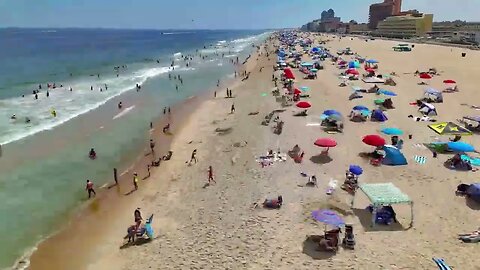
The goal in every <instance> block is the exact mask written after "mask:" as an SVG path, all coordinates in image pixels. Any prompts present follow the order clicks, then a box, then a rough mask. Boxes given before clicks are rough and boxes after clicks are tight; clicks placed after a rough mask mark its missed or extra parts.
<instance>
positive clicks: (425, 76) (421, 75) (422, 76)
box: [420, 73, 432, 80]
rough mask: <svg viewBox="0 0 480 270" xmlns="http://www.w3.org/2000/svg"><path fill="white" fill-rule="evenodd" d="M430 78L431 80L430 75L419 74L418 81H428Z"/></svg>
mask: <svg viewBox="0 0 480 270" xmlns="http://www.w3.org/2000/svg"><path fill="white" fill-rule="evenodd" d="M431 78H432V76H430V74H428V73H422V74H420V79H424V80H430V79H431Z"/></svg>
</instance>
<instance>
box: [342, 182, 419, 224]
mask: <svg viewBox="0 0 480 270" xmlns="http://www.w3.org/2000/svg"><path fill="white" fill-rule="evenodd" d="M359 187H360V190H361V191H362V192H363V193H365V195H367V197H368V199H369V200H370V202H371V203H372V206H373V214H372V223H373V224H372V225H373V226H375V216H376V209H378V208H381V207H382V206H384V205H392V204H409V205H410V207H411V210H410V213H411V221H410V227H412V226H413V219H414V217H413V201H412V200H411V199H410V197H408V195H407V194H405V193H403V192H402V191H401V190H400V189H399V188H397V187H396V186H395V185H394V184H392V183H375V184H360V186H359ZM354 199H355V197H354ZM353 204H354V200H352V203H351V206H352V208H353Z"/></svg>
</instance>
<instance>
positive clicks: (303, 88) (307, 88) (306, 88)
mask: <svg viewBox="0 0 480 270" xmlns="http://www.w3.org/2000/svg"><path fill="white" fill-rule="evenodd" d="M300 90H302V91H303V92H307V91H309V90H310V87H308V86H302V87H300Z"/></svg>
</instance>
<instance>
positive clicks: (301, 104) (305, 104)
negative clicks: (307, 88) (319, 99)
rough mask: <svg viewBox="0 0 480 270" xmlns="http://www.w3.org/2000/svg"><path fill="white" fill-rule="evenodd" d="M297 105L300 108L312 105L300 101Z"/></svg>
mask: <svg viewBox="0 0 480 270" xmlns="http://www.w3.org/2000/svg"><path fill="white" fill-rule="evenodd" d="M297 107H298V108H302V109H308V108H310V107H312V105H310V103H309V102H306V101H300V102H298V103H297Z"/></svg>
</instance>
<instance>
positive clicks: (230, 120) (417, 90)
mask: <svg viewBox="0 0 480 270" xmlns="http://www.w3.org/2000/svg"><path fill="white" fill-rule="evenodd" d="M323 38H325V37H323ZM317 39H320V38H317ZM397 43H398V42H393V41H382V40H375V41H369V42H365V41H363V40H361V39H358V38H355V39H354V40H350V38H348V39H347V38H344V39H342V40H341V41H338V39H337V40H333V41H331V42H328V43H327V45H326V47H327V48H330V49H331V50H332V52H335V51H336V50H338V49H343V48H345V47H350V48H352V50H353V51H356V52H358V53H359V54H360V55H362V56H364V57H367V58H368V57H372V58H375V59H377V60H379V61H380V65H379V66H380V69H379V70H380V72H381V73H383V74H388V73H390V72H392V71H395V72H396V73H397V75H398V77H394V79H395V81H396V82H397V86H395V87H389V86H386V87H385V88H386V89H389V90H392V91H395V92H396V93H398V95H399V96H398V97H394V98H393V100H394V105H395V107H396V109H395V110H389V111H388V112H387V115H388V117H389V121H387V122H386V123H385V124H379V123H373V122H366V123H352V122H348V121H347V122H346V123H345V131H344V133H343V134H336V135H328V134H326V133H325V132H323V131H321V129H320V128H319V127H318V126H307V123H310V122H318V119H319V116H320V114H321V113H322V112H323V111H324V110H326V109H337V110H339V111H340V112H342V113H343V114H344V115H347V114H348V113H349V112H350V110H351V108H352V107H353V106H355V105H358V104H362V105H367V106H369V107H372V108H373V99H375V98H376V97H375V95H374V94H365V97H364V98H363V99H357V100H354V101H348V96H349V95H350V93H351V89H350V88H348V87H345V88H340V87H338V86H337V85H338V83H339V79H338V78H337V74H338V73H339V70H338V69H337V68H336V67H335V66H333V65H330V62H329V61H326V62H325V70H323V71H320V72H319V78H318V79H317V80H309V81H304V80H303V79H301V78H300V77H301V76H300V73H298V71H295V72H296V75H297V78H298V79H297V86H309V87H310V88H311V91H310V93H309V94H310V95H311V98H310V102H311V103H312V104H313V107H312V108H311V109H310V110H309V115H310V116H308V117H306V118H302V117H293V116H292V114H293V111H296V109H295V108H294V107H287V108H286V111H285V112H283V113H281V114H280V118H281V119H282V120H283V121H285V126H284V129H283V133H282V134H281V135H275V134H273V132H272V129H271V127H265V126H262V125H260V123H261V121H262V120H263V117H264V116H265V115H266V114H268V113H269V112H270V111H272V110H274V109H280V108H281V106H280V104H279V103H277V102H276V101H275V98H274V97H272V96H271V95H270V90H271V89H272V87H273V83H272V82H271V76H272V69H271V66H272V65H273V61H274V59H273V58H274V57H272V60H270V61H269V60H267V59H266V57H265V55H262V56H260V57H259V59H258V61H256V60H255V59H252V61H249V63H247V70H249V71H252V74H251V75H250V78H249V80H247V81H245V82H242V83H240V84H238V85H237V86H236V87H235V88H234V89H233V93H234V96H235V98H233V99H225V98H223V93H222V91H219V92H217V98H216V99H210V100H207V101H205V102H203V103H202V104H201V105H200V106H199V107H198V109H197V110H196V112H195V113H194V114H192V115H191V117H190V118H189V120H188V123H187V124H186V125H185V126H183V127H182V129H181V130H180V131H178V132H176V133H175V137H174V141H173V144H172V147H171V148H172V149H173V151H174V156H173V159H172V160H171V161H169V162H168V163H167V164H166V166H163V167H161V168H160V169H159V170H156V171H155V172H154V174H153V175H152V177H151V179H152V180H153V181H149V183H147V184H146V185H145V188H144V189H142V190H141V192H138V194H135V195H134V198H133V199H129V206H130V207H126V206H125V203H123V204H122V207H124V208H123V210H124V211H123V213H122V214H119V215H118V216H117V217H116V218H115V219H114V220H112V221H111V223H108V224H109V225H108V226H109V227H110V228H111V230H110V231H109V232H108V234H107V235H106V236H104V237H103V238H102V240H101V241H99V242H98V243H97V246H96V247H95V250H97V253H96V254H97V256H94V257H92V256H90V257H89V260H88V261H89V262H90V265H89V267H88V269H128V270H136V269H139V270H140V269H141V270H144V269H318V268H320V267H329V268H330V269H435V265H434V263H433V261H432V260H431V258H432V257H442V258H445V260H446V261H447V263H448V264H449V265H450V266H452V267H453V268H454V269H462V270H469V269H480V267H478V266H477V265H478V260H475V259H472V258H473V257H474V256H476V255H477V253H478V245H476V244H464V243H462V242H460V241H459V240H457V239H456V235H457V234H458V233H465V232H470V231H472V230H474V229H477V228H478V226H479V224H480V212H479V208H478V206H475V205H467V204H466V202H465V199H464V198H461V197H456V196H455V193H454V191H455V189H456V186H457V185H458V184H459V183H461V182H466V183H472V182H475V181H478V173H472V172H455V171H450V170H448V169H446V168H445V167H444V166H443V162H444V161H445V160H446V159H447V158H448V157H449V156H447V155H439V157H438V158H437V159H434V158H432V155H431V152H429V151H428V150H424V149H420V148H417V147H414V144H417V143H424V142H430V141H432V140H434V139H435V137H440V135H437V134H435V133H434V132H433V131H431V130H430V129H429V128H428V127H427V124H426V123H417V122H413V121H412V120H411V119H409V118H407V115H409V114H416V108H415V107H413V106H411V105H409V103H410V102H412V101H414V100H415V99H417V98H420V97H421V96H422V95H423V88H424V87H423V86H419V85H417V83H418V82H419V80H418V79H417V78H415V77H414V76H413V72H414V71H415V70H417V69H418V70H428V68H430V67H435V68H437V70H438V71H440V72H441V76H439V77H435V78H434V79H433V80H432V81H431V82H430V85H431V86H433V87H435V88H439V89H442V88H443V84H442V81H443V80H444V79H454V80H456V81H457V82H458V85H459V88H460V89H461V92H459V93H455V94H445V96H444V99H445V103H443V104H440V105H438V107H437V110H438V112H439V116H438V117H437V119H438V120H439V121H454V120H455V119H457V118H460V117H461V116H463V115H467V114H476V111H475V110H472V109H470V108H469V107H467V106H462V105H461V104H462V103H468V104H471V105H480V99H479V98H478V97H479V94H478V93H477V91H478V88H477V76H478V74H480V66H479V65H478V64H477V63H479V62H480V52H476V51H470V50H465V49H458V48H449V47H441V46H435V45H416V47H415V49H414V50H413V51H412V52H410V53H396V52H393V50H392V49H391V47H392V46H394V45H395V44H397ZM269 50H273V47H272V46H271V45H270V46H269ZM462 51H466V52H467V53H468V55H467V57H466V58H461V57H460V54H461V52H462ZM255 57H256V56H252V58H255ZM261 66H265V67H266V68H265V69H264V70H263V71H262V72H259V68H260V67H261ZM405 73H410V74H405ZM356 85H359V86H363V84H362V83H361V82H358V83H356ZM264 92H267V93H268V96H266V97H263V96H262V95H261V93H264ZM475 102H478V104H475ZM232 103H235V107H236V112H235V113H234V114H229V112H230V106H231V105H232ZM254 111H258V112H259V114H258V115H248V114H249V113H250V112H254ZM384 126H390V127H398V128H401V129H403V130H404V131H406V133H407V134H413V139H412V140H408V138H404V140H405V145H404V149H403V152H404V154H405V156H406V157H407V159H408V161H409V165H408V166H402V167H389V166H381V167H372V166H370V165H369V164H368V161H365V160H363V159H362V158H360V157H359V156H358V154H359V153H360V152H367V151H371V150H372V149H371V147H368V146H366V145H364V144H363V143H362V142H361V138H362V136H364V135H367V134H378V133H379V130H380V129H381V128H382V127H384ZM216 130H217V131H219V130H223V131H224V132H216ZM319 137H333V138H335V139H336V140H337V142H338V146H337V147H335V148H332V149H330V156H331V158H332V161H330V162H328V163H325V164H318V163H316V162H313V161H316V160H315V158H313V159H312V160H313V161H312V160H311V157H314V156H316V155H318V154H319V153H320V151H321V150H322V149H320V148H317V147H315V146H314V145H313V142H314V141H315V139H317V138H319ZM385 138H387V136H385ZM442 139H444V140H447V139H448V138H447V137H445V138H442ZM464 140H465V141H467V142H470V143H473V144H474V145H475V146H477V147H479V146H480V142H479V139H478V136H471V137H469V138H464ZM295 144H299V145H300V147H301V148H302V149H303V150H305V152H306V155H305V158H304V160H303V163H302V164H295V163H294V162H293V161H292V160H291V159H288V160H287V161H286V162H283V163H275V164H274V165H272V166H269V167H266V168H261V167H260V166H259V164H258V163H256V162H255V156H258V155H260V154H265V153H266V152H267V151H268V150H269V149H274V150H277V149H280V151H282V152H284V153H285V152H287V151H288V150H289V149H291V148H292V147H293V145H295ZM193 149H198V159H199V161H198V163H196V164H193V165H191V166H188V165H187V164H185V161H187V160H189V158H190V153H191V151H192V150H193ZM414 155H421V156H425V157H426V158H427V162H426V164H424V165H420V164H417V163H415V162H414V161H413V156H414ZM349 164H358V165H361V166H362V167H364V169H365V173H364V175H362V176H361V177H360V181H361V182H364V183H377V182H393V183H394V184H395V185H397V186H398V187H399V188H400V189H401V190H402V191H404V192H405V193H406V194H408V195H409V196H410V197H411V199H412V200H413V201H414V202H415V205H414V214H415V223H414V226H413V228H411V229H408V230H407V229H406V227H407V226H408V222H409V220H408V219H409V208H408V206H398V207H397V206H395V209H396V210H397V217H398V218H399V220H400V223H401V225H402V226H401V227H399V226H393V227H383V226H378V227H376V228H375V229H372V228H371V227H370V223H369V220H368V217H366V216H365V215H362V211H361V210H354V211H352V210H350V207H349V202H350V200H351V197H350V196H349V195H347V194H346V193H345V192H344V191H342V190H340V189H337V191H336V192H335V193H334V196H331V197H329V196H327V195H325V189H326V187H327V183H328V181H329V180H330V179H332V178H333V179H337V180H338V181H339V182H340V183H341V182H343V180H344V173H345V170H346V169H347V168H348V165H349ZM210 165H211V166H213V169H214V174H215V179H216V181H217V184H215V185H211V186H208V187H205V186H204V185H205V183H206V180H207V169H208V166H210ZM300 172H306V173H308V174H315V175H316V176H317V178H318V179H319V187H318V188H306V187H302V185H304V184H305V182H306V179H305V178H302V177H301V176H300ZM141 188H142V187H141ZM277 195H283V198H284V206H283V207H282V208H281V209H280V210H261V209H255V210H254V209H252V208H251V205H252V203H254V202H260V201H263V200H264V199H265V198H267V197H268V198H272V197H276V196H277ZM359 198H360V199H359V200H358V201H356V204H355V208H358V209H363V208H364V207H366V206H367V205H368V201H367V200H366V199H365V198H362V197H361V196H359ZM137 206H140V207H141V208H142V212H143V215H144V216H148V215H149V214H150V213H154V215H155V217H154V223H153V227H154V229H155V230H156V234H157V238H156V239H155V240H154V241H152V242H149V243H146V244H143V245H135V246H128V247H126V248H121V249H119V247H120V246H122V244H123V242H122V236H123V235H124V233H125V229H126V227H127V226H128V225H129V224H131V223H132V221H133V210H134V209H135V208H136V207H137ZM328 207H330V208H333V209H335V210H337V211H339V212H340V213H342V214H343V215H344V217H345V220H346V221H347V222H348V223H351V224H353V226H354V232H355V236H356V241H357V245H356V249H355V250H354V251H350V250H344V249H342V248H340V250H339V252H338V253H337V254H335V255H333V254H319V253H316V254H315V256H314V257H315V259H314V258H312V256H311V254H312V252H311V251H310V247H309V246H308V245H305V244H304V241H305V238H306V235H310V234H322V231H323V226H322V225H321V224H319V223H317V222H315V221H313V220H312V219H311V218H310V212H311V211H312V210H315V209H318V208H328ZM103 222H104V221H103ZM308 254H310V255H308ZM34 269H35V268H34ZM38 269H41V268H38ZM52 269H53V268H52ZM79 269H80V268H79Z"/></svg>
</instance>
